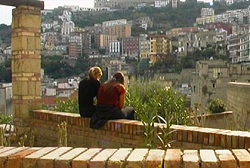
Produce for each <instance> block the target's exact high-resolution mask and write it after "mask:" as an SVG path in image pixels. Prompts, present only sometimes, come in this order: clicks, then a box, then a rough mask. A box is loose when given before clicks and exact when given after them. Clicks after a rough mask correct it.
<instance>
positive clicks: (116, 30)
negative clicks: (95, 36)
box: [104, 24, 132, 38]
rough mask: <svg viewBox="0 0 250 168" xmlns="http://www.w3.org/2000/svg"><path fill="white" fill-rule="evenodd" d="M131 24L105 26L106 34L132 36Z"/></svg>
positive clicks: (119, 36)
mask: <svg viewBox="0 0 250 168" xmlns="http://www.w3.org/2000/svg"><path fill="white" fill-rule="evenodd" d="M131 27H132V26H131V24H123V25H114V26H104V32H105V34H109V35H111V36H117V37H118V38H122V37H130V36H131Z"/></svg>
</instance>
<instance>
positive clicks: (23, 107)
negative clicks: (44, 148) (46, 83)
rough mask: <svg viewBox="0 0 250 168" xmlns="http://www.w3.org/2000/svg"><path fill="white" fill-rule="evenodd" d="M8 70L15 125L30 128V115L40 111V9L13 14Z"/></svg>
mask: <svg viewBox="0 0 250 168" xmlns="http://www.w3.org/2000/svg"><path fill="white" fill-rule="evenodd" d="M12 15H13V18H12V32H11V47H12V57H11V70H12V87H13V88H12V89H13V99H12V103H13V115H14V125H15V127H16V128H17V129H18V133H22V132H23V131H25V129H26V128H27V127H29V111H30V110H34V109H41V105H42V104H41V51H40V50H41V40H40V34H41V8H38V7H32V6H26V5H20V6H17V7H16V8H15V9H13V11H12Z"/></svg>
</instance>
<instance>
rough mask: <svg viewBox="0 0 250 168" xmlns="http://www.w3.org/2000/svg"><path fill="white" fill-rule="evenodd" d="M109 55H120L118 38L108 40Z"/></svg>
mask: <svg viewBox="0 0 250 168" xmlns="http://www.w3.org/2000/svg"><path fill="white" fill-rule="evenodd" d="M109 56H111V57H120V56H121V42H120V41H118V40H112V41H110V42H109Z"/></svg>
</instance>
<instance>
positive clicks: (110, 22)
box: [102, 19, 127, 26]
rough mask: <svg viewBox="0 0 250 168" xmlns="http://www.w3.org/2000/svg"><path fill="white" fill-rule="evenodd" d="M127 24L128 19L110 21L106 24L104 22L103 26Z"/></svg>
mask: <svg viewBox="0 0 250 168" xmlns="http://www.w3.org/2000/svg"><path fill="white" fill-rule="evenodd" d="M124 24H127V20H126V19H118V20H110V21H106V22H102V25H103V26H115V25H124Z"/></svg>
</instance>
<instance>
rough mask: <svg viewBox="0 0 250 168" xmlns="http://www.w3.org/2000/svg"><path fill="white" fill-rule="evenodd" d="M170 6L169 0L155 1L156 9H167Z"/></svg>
mask: <svg viewBox="0 0 250 168" xmlns="http://www.w3.org/2000/svg"><path fill="white" fill-rule="evenodd" d="M168 4H169V0H158V1H155V7H156V8H161V7H165V6H167V5H168Z"/></svg>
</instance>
